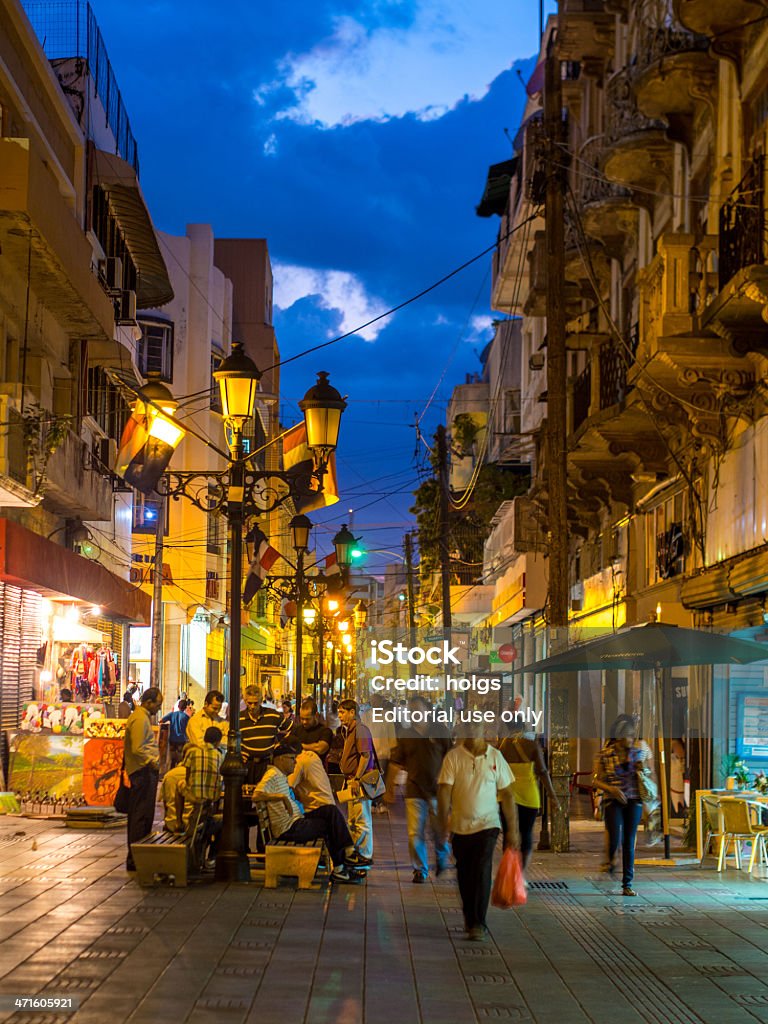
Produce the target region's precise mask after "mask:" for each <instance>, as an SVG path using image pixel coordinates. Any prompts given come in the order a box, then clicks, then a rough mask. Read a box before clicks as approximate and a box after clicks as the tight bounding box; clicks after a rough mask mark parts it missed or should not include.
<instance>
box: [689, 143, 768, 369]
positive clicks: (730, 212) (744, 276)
mask: <svg viewBox="0 0 768 1024" xmlns="http://www.w3.org/2000/svg"><path fill="white" fill-rule="evenodd" d="M719 227H720V233H719V247H718V256H719V268H718V269H719V282H718V283H719V286H720V293H719V294H718V295H717V297H716V298H715V299H714V300H713V301H712V302H711V303H710V304H709V306H708V307H707V309H706V310H705V312H704V315H703V318H702V319H703V322H704V324H705V326H707V327H709V328H710V329H711V330H713V331H715V332H716V333H717V334H719V335H721V336H722V337H724V338H726V339H727V340H728V342H729V343H730V344H731V346H732V347H733V349H734V351H735V352H737V353H739V354H744V353H746V352H762V353H765V352H768V332H767V331H766V319H768V266H766V265H765V258H766V252H767V249H766V222H765V159H764V158H762V157H760V158H758V159H756V160H754V161H753V162H752V163H751V164H750V165H749V166H748V168H747V170H746V173H745V174H744V177H743V178H742V180H741V181H740V182H739V184H738V185H737V186H736V188H735V189H734V190H733V192H732V193H731V195H730V196H729V197H728V199H727V200H726V202H725V203H724V204H723V206H722V208H721V210H720V225H719Z"/></svg>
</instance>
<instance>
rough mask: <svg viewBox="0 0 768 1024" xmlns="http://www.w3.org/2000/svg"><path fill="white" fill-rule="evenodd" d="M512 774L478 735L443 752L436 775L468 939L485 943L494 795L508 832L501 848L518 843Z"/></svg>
mask: <svg viewBox="0 0 768 1024" xmlns="http://www.w3.org/2000/svg"><path fill="white" fill-rule="evenodd" d="M513 781H514V777H513V775H512V772H511V771H510V770H509V765H508V764H507V762H506V761H505V760H504V758H503V757H502V755H501V754H500V753H499V751H498V750H497V749H496V748H495V747H492V746H491V745H490V744H489V743H488V742H487V741H486V740H485V739H483V738H482V737H480V736H477V737H471V738H469V739H463V740H461V741H460V742H459V743H458V744H457V746H455V747H454V748H453V750H450V751H448V753H447V754H446V756H445V760H444V761H443V767H442V769H441V771H440V776H439V778H438V780H437V783H438V785H437V800H438V807H439V812H440V823H441V826H442V828H443V831H444V832H447V830H448V823H449V818H450V829H451V833H452V846H453V855H454V857H455V858H456V877H457V881H458V883H459V892H460V894H461V905H462V909H463V910H464V925H465V928H466V930H467V938H468V939H471V940H472V941H473V942H484V941H485V938H486V935H487V932H488V929H487V928H486V924H485V918H486V914H487V913H488V903H489V901H490V898H491V876H492V873H493V851H494V849H495V847H496V840H497V839H498V837H499V832H500V830H501V819H500V817H499V800H501V804H502V807H503V809H504V816H505V820H506V823H507V828H508V830H509V831H508V832H507V833H506V834H505V836H504V848H505V849H506V848H507V847H515V848H516V847H518V846H519V838H518V829H517V812H516V809H515V798H514V796H513V793H512V783H513Z"/></svg>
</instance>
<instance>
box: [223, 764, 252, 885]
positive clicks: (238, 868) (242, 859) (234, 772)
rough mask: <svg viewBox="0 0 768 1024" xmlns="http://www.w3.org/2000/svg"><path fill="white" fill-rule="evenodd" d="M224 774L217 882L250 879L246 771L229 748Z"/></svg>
mask: <svg viewBox="0 0 768 1024" xmlns="http://www.w3.org/2000/svg"><path fill="white" fill-rule="evenodd" d="M221 774H222V777H223V779H224V821H223V823H222V828H221V838H220V839H219V846H218V850H217V851H216V874H215V878H216V881H217V882H250V880H251V870H250V866H249V864H248V854H247V853H246V850H245V818H244V816H243V783H244V782H245V779H246V775H247V772H246V769H245V765H244V764H243V762H242V759H241V758H240V755H239V754H236V753H233V752H232V751H228V752H227V756H226V757H225V758H224V763H223V765H222V766H221Z"/></svg>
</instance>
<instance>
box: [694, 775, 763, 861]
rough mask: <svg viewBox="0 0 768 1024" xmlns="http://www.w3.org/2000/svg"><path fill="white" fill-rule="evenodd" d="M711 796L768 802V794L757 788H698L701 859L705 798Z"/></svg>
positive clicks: (698, 828) (697, 826)
mask: <svg viewBox="0 0 768 1024" xmlns="http://www.w3.org/2000/svg"><path fill="white" fill-rule="evenodd" d="M705 796H711V797H714V798H715V799H717V800H719V799H720V798H721V797H724V796H732V797H736V798H737V799H739V800H755V801H757V802H759V803H763V804H768V795H766V794H763V793H758V792H757V790H755V789H697V790H696V856H697V857H698V858H699V860H701V858H702V857H703V856H704V817H705V816H704V806H703V798H704V797H705Z"/></svg>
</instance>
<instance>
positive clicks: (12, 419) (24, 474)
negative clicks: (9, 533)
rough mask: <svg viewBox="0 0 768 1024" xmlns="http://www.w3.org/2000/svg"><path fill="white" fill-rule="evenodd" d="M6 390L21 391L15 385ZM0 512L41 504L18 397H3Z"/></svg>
mask: <svg viewBox="0 0 768 1024" xmlns="http://www.w3.org/2000/svg"><path fill="white" fill-rule="evenodd" d="M3 388H6V389H13V390H18V392H19V393H20V391H21V388H20V387H19V388H14V386H13V385H7V384H6V385H3ZM0 424H2V426H0V509H2V508H33V507H34V506H35V505H39V503H40V495H39V494H37V493H36V492H35V486H34V481H33V479H32V473H31V471H30V466H29V461H28V459H27V438H26V433H25V424H24V419H23V417H22V415H21V413H20V412H19V409H18V402H17V400H16V398H15V396H12V395H9V394H0Z"/></svg>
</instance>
